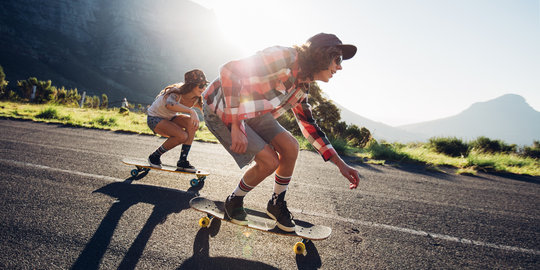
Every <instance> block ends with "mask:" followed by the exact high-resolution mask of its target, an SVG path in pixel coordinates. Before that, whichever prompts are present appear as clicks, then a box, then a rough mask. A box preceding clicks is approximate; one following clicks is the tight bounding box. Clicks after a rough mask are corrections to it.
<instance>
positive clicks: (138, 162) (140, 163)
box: [122, 158, 210, 187]
mask: <svg viewBox="0 0 540 270" xmlns="http://www.w3.org/2000/svg"><path fill="white" fill-rule="evenodd" d="M122 163H124V164H126V165H133V166H135V167H136V168H135V169H133V170H131V176H133V177H136V176H137V175H139V173H140V172H148V171H150V170H159V171H167V172H174V173H182V174H191V175H195V176H196V178H193V179H191V181H190V184H191V186H192V187H194V186H197V185H199V184H202V183H203V182H204V180H205V179H206V177H207V176H208V175H210V173H209V172H206V171H202V170H197V171H196V172H193V173H192V172H183V171H177V170H176V166H172V165H167V164H161V168H155V167H152V166H150V163H149V162H148V160H146V159H142V158H123V159H122Z"/></svg>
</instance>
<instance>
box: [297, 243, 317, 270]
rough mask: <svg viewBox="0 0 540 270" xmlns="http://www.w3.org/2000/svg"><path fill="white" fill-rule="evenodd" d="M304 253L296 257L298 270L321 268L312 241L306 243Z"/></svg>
mask: <svg viewBox="0 0 540 270" xmlns="http://www.w3.org/2000/svg"><path fill="white" fill-rule="evenodd" d="M306 252H307V254H306V255H305V256H304V255H296V265H297V266H298V269H299V270H308V269H319V268H321V266H322V261H321V256H320V255H319V251H317V248H316V247H315V244H313V242H312V241H309V242H307V243H306Z"/></svg>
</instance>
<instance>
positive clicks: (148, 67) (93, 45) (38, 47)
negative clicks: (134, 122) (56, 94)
mask: <svg viewBox="0 0 540 270" xmlns="http://www.w3.org/2000/svg"><path fill="white" fill-rule="evenodd" d="M238 55H239V52H237V51H235V49H233V48H232V46H229V45H228V42H227V41H226V40H225V38H224V37H223V36H222V34H221V32H220V31H219V26H218V24H217V21H216V17H215V14H214V13H213V12H212V11H210V10H208V9H206V8H204V7H202V6H199V5H198V4H195V3H193V2H191V1H188V0H175V1H168V0H131V1H104V0H85V1H73V0H55V1H42V0H4V1H2V7H1V8H0V65H2V66H3V67H4V72H5V73H6V76H7V80H8V81H10V87H11V88H13V89H16V81H17V80H24V79H27V78H28V77H30V76H34V77H37V78H38V79H40V80H49V79H50V80H52V82H53V85H56V86H66V87H70V88H78V89H79V90H80V91H81V90H85V91H87V93H88V94H91V95H98V94H101V93H106V94H107V95H109V100H110V101H114V100H120V99H121V98H123V97H128V99H129V100H130V101H132V102H136V103H143V102H144V103H150V102H151V101H152V100H153V98H154V97H155V95H156V94H157V93H158V91H159V90H161V89H162V87H164V86H166V85H167V84H170V83H173V82H178V81H182V80H183V74H184V73H185V72H186V71H188V70H190V69H193V68H201V69H203V70H204V71H205V72H206V73H207V75H208V77H209V79H210V80H212V79H213V78H215V77H216V76H217V71H218V68H219V66H220V65H222V64H223V63H225V62H226V61H227V60H230V59H231V58H235V57H238ZM81 92H82V91H81Z"/></svg>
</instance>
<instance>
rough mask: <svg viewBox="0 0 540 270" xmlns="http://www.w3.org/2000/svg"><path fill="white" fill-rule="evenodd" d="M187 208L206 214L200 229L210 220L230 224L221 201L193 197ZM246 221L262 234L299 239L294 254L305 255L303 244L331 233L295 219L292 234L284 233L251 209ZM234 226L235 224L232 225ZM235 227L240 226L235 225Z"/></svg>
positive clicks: (248, 210)
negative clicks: (267, 233) (223, 221)
mask: <svg viewBox="0 0 540 270" xmlns="http://www.w3.org/2000/svg"><path fill="white" fill-rule="evenodd" d="M189 206H191V208H193V209H195V210H197V211H200V212H203V213H206V214H207V216H205V217H202V218H201V219H199V226H201V227H208V226H210V223H211V222H212V219H214V218H218V219H220V220H225V221H227V222H230V223H232V222H231V221H230V220H229V219H228V218H225V210H224V209H225V208H224V202H221V201H213V200H209V199H206V198H204V197H195V198H193V199H191V201H189ZM246 213H247V220H248V224H247V225H244V226H245V227H248V228H252V229H256V230H259V231H263V232H269V233H274V234H279V235H284V236H294V237H300V238H301V239H302V240H301V241H300V242H297V243H296V244H295V245H294V252H295V253H296V254H305V253H306V246H305V244H306V243H307V242H308V241H310V240H324V239H326V238H328V237H329V236H330V234H331V233H332V228H330V227H326V226H322V225H314V224H311V223H309V222H305V221H302V220H297V219H295V220H294V222H295V223H296V228H295V231H294V232H285V231H283V230H281V229H279V228H278V227H277V226H276V221H275V220H273V219H271V218H270V217H269V216H268V215H266V213H263V212H260V211H257V210H253V209H247V208H246ZM232 224H235V223H232ZM235 225H237V226H242V225H238V224H235Z"/></svg>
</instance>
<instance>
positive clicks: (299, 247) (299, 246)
mask: <svg viewBox="0 0 540 270" xmlns="http://www.w3.org/2000/svg"><path fill="white" fill-rule="evenodd" d="M305 252H306V245H304V243H302V242H297V243H296V244H294V253H296V254H297V255H304V253H305Z"/></svg>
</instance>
